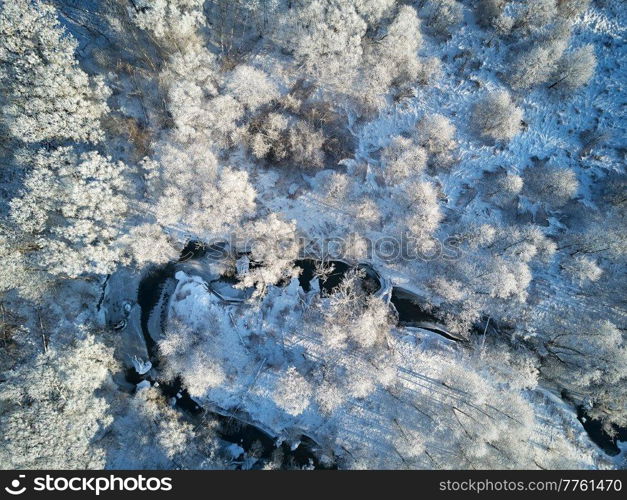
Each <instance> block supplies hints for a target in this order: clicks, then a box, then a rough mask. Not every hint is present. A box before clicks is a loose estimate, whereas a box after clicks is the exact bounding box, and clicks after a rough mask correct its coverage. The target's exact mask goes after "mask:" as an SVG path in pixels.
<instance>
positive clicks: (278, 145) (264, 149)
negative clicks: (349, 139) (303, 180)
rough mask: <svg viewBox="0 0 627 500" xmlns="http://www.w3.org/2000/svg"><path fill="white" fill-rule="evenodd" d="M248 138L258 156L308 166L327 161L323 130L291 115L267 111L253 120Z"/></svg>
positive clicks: (320, 165) (252, 150) (318, 165)
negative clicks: (261, 116) (257, 121)
mask: <svg viewBox="0 0 627 500" xmlns="http://www.w3.org/2000/svg"><path fill="white" fill-rule="evenodd" d="M248 142H249V147H250V149H251V152H252V153H253V155H254V156H255V157H256V158H266V159H268V160H270V161H272V162H283V163H288V164H289V166H293V167H296V168H298V169H301V168H302V169H305V170H309V169H316V168H319V167H322V166H323V164H324V158H325V155H324V151H323V146H324V143H325V137H324V134H323V133H322V131H321V130H316V129H314V128H313V127H312V126H311V125H310V124H309V123H307V122H305V121H303V120H299V119H297V118H294V117H292V116H288V115H284V114H281V113H274V112H272V113H268V114H267V115H266V116H265V117H264V118H263V119H262V120H261V121H260V123H255V124H254V127H253V128H252V131H251V133H250V135H249V136H248Z"/></svg>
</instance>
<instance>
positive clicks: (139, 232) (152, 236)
mask: <svg viewBox="0 0 627 500" xmlns="http://www.w3.org/2000/svg"><path fill="white" fill-rule="evenodd" d="M121 242H122V244H124V246H125V248H126V249H127V252H128V254H129V255H130V257H131V258H132V259H133V260H134V261H135V264H136V265H137V266H138V267H143V265H144V264H146V263H154V264H165V263H166V262H169V261H171V260H175V259H176V258H177V257H178V255H179V252H178V251H177V249H176V248H175V247H174V246H173V244H172V243H173V241H172V239H171V238H169V237H168V235H167V234H166V233H165V231H164V229H163V227H161V226H160V225H159V224H151V223H144V224H140V225H137V226H135V227H133V228H132V229H131V230H130V231H129V233H128V235H126V236H124V237H122V238H121Z"/></svg>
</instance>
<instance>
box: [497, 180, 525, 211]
mask: <svg viewBox="0 0 627 500" xmlns="http://www.w3.org/2000/svg"><path fill="white" fill-rule="evenodd" d="M522 188H523V179H522V177H521V176H520V175H517V174H512V173H507V174H505V175H502V176H500V177H499V178H498V179H497V180H496V192H495V193H494V195H493V199H494V201H495V202H496V203H497V204H498V205H501V206H503V205H505V204H507V203H510V202H511V201H513V200H514V199H515V198H516V197H517V196H518V195H519V194H520V192H521V191H522Z"/></svg>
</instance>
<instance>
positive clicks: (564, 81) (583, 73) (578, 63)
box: [550, 45, 597, 90]
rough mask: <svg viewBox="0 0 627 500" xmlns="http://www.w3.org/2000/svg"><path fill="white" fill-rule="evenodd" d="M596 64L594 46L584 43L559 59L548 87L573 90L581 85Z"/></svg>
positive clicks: (590, 76)
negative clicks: (552, 81) (551, 82)
mask: <svg viewBox="0 0 627 500" xmlns="http://www.w3.org/2000/svg"><path fill="white" fill-rule="evenodd" d="M596 65H597V59H596V56H595V55H594V47H593V46H592V45H585V46H584V47H581V48H580V49H577V50H575V51H573V52H570V53H568V54H564V56H563V57H562V58H561V59H560V61H559V63H558V65H557V70H556V71H555V73H554V75H553V78H554V79H555V80H556V81H555V83H553V84H552V85H551V86H550V87H551V88H552V87H557V88H561V89H565V90H574V89H577V88H579V87H582V86H583V85H585V84H586V83H588V81H589V80H590V78H592V76H593V75H594V70H595V68H596Z"/></svg>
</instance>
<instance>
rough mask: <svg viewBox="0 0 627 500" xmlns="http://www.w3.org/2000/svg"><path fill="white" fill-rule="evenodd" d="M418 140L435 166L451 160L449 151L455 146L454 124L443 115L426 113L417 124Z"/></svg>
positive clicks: (445, 163) (446, 163) (444, 164)
mask: <svg viewBox="0 0 627 500" xmlns="http://www.w3.org/2000/svg"><path fill="white" fill-rule="evenodd" d="M417 129H418V134H417V138H418V142H419V144H420V145H421V146H423V147H424V148H425V149H426V150H427V151H428V152H429V153H430V154H431V155H432V163H433V164H435V165H436V166H447V165H448V164H449V163H450V162H451V158H450V151H451V150H452V149H453V148H454V147H455V125H453V124H452V123H451V121H450V120H449V119H448V118H446V117H445V116H443V115H440V114H437V113H436V114H432V115H426V116H425V117H424V118H423V119H422V120H420V122H419V123H418V125H417Z"/></svg>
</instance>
